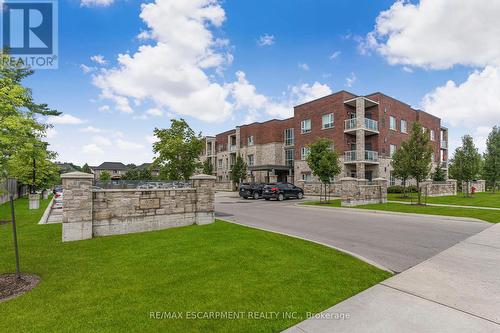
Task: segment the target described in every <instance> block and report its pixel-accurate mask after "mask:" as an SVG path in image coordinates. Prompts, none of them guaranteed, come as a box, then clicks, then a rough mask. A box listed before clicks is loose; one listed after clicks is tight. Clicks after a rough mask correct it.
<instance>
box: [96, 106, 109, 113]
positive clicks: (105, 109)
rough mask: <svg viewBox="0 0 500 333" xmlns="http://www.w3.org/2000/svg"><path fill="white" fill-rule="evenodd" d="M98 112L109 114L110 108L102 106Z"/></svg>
mask: <svg viewBox="0 0 500 333" xmlns="http://www.w3.org/2000/svg"><path fill="white" fill-rule="evenodd" d="M98 110H99V111H100V112H109V110H110V108H109V105H101V106H100V107H99V108H98Z"/></svg>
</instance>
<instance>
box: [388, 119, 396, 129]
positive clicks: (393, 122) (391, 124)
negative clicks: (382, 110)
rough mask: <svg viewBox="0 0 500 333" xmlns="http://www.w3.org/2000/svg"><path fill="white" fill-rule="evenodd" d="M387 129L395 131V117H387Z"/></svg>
mask: <svg viewBox="0 0 500 333" xmlns="http://www.w3.org/2000/svg"><path fill="white" fill-rule="evenodd" d="M389 128H390V129H391V130H394V131H396V130H397V129H396V117H393V116H389Z"/></svg>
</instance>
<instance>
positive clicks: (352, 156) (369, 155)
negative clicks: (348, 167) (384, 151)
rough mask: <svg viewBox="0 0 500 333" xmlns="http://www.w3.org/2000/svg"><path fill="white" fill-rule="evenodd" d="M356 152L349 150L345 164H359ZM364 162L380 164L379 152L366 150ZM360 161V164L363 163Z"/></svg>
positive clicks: (346, 153) (345, 157)
mask: <svg viewBox="0 0 500 333" xmlns="http://www.w3.org/2000/svg"><path fill="white" fill-rule="evenodd" d="M356 155H357V154H356V150H348V151H346V152H345V153H344V162H358V160H357V157H356ZM363 161H364V162H378V152H376V151H372V150H365V158H364V160H363ZM363 161H359V162H363Z"/></svg>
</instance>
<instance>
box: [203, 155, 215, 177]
mask: <svg viewBox="0 0 500 333" xmlns="http://www.w3.org/2000/svg"><path fill="white" fill-rule="evenodd" d="M213 172H214V165H213V164H212V162H211V161H210V159H208V158H207V159H206V160H205V162H203V173H204V174H205V175H211V174H212V173H213Z"/></svg>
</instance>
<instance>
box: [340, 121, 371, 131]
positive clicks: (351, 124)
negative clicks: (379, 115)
mask: <svg viewBox="0 0 500 333" xmlns="http://www.w3.org/2000/svg"><path fill="white" fill-rule="evenodd" d="M344 128H345V130H347V131H349V130H356V129H358V126H357V121H356V118H351V119H347V120H345V126H344ZM363 128H364V129H366V130H370V131H374V132H378V121H376V120H373V119H368V118H365V124H364V127H363Z"/></svg>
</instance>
